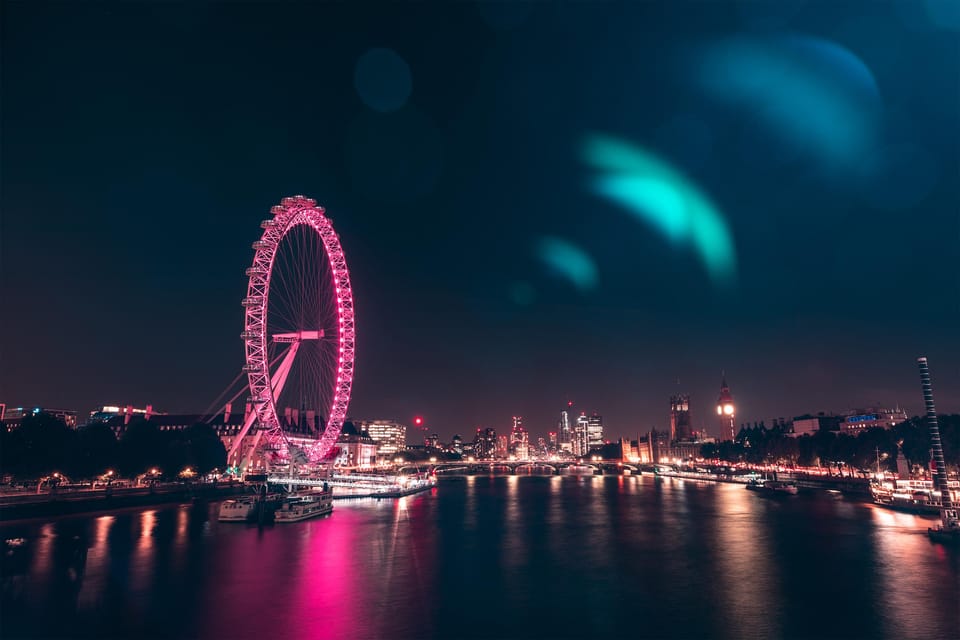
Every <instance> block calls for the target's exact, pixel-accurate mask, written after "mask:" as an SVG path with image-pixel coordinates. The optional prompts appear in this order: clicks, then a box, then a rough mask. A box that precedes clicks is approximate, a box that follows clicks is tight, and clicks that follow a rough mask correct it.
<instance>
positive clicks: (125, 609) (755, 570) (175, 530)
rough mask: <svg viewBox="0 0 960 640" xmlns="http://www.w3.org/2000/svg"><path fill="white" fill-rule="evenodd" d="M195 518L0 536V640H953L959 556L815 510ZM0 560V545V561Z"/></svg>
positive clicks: (601, 492)
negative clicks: (274, 521) (2, 550)
mask: <svg viewBox="0 0 960 640" xmlns="http://www.w3.org/2000/svg"><path fill="white" fill-rule="evenodd" d="M216 513H217V505H216V504H211V505H206V506H202V507H197V506H189V505H184V506H169V507H160V508H157V507H151V508H144V509H136V510H129V511H124V512H121V513H116V514H112V515H95V516H87V517H71V518H62V519H57V520H53V521H49V522H43V521H34V522H28V523H20V524H7V525H3V526H2V527H0V534H2V537H3V538H4V539H16V538H23V539H24V541H23V542H22V543H21V544H20V546H18V547H15V548H14V549H13V552H12V553H7V554H6V555H5V556H4V558H3V567H2V569H3V575H2V582H3V595H2V598H3V599H2V610H0V635H2V637H3V638H17V637H79V638H104V637H120V638H140V637H166V638H194V637H196V638H227V639H230V638H263V639H264V640H269V639H272V638H280V639H285V638H391V639H392V638H432V637H436V638H558V637H576V638H594V637H595V638H644V637H648V638H731V639H733V638H891V639H893V638H897V639H900V638H937V639H947V638H956V637H960V636H958V634H957V632H958V629H960V613H958V611H960V550H954V549H947V548H944V547H942V546H940V545H937V544H933V543H931V542H930V541H929V540H928V539H927V537H926V534H925V530H926V527H927V526H928V525H929V524H930V523H931V522H932V520H931V519H930V518H919V517H916V516H911V515H905V514H899V513H894V512H890V511H885V510H882V509H879V508H875V507H874V506H872V505H869V504H859V503H855V502H850V501H847V500H845V499H843V498H841V497H839V496H834V495H831V494H817V495H800V496H795V497H788V498H785V499H769V498H764V497H761V496H758V495H755V494H753V493H752V492H749V491H745V490H744V489H743V487H742V486H737V485H724V484H719V485H718V484H709V483H697V482H691V481H683V480H677V479H664V480H662V479H655V478H652V477H649V476H643V477H629V476H627V477H621V476H613V477H593V478H573V477H568V478H562V477H544V478H536V477H520V478H518V477H466V478H444V479H442V480H441V481H440V484H439V486H438V487H437V488H436V489H434V490H433V492H432V493H427V494H421V495H419V496H411V497H407V498H403V499H400V500H385V501H380V502H377V501H370V500H365V501H353V502H350V501H347V502H342V501H341V502H337V503H336V508H335V510H334V513H333V515H332V516H330V517H328V518H324V519H320V520H313V521H307V522H302V523H297V524H285V525H276V526H269V527H264V528H262V529H258V528H257V527H256V526H249V525H242V524H240V525H238V524H226V523H220V522H218V521H217V519H216ZM7 548H9V546H8V547H7Z"/></svg>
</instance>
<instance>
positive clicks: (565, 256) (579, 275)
mask: <svg viewBox="0 0 960 640" xmlns="http://www.w3.org/2000/svg"><path fill="white" fill-rule="evenodd" d="M537 255H538V256H539V257H540V259H541V260H542V261H543V262H544V264H546V265H547V266H548V267H549V268H550V269H552V270H553V271H554V272H556V273H557V274H559V275H561V276H563V277H564V278H566V279H567V280H569V281H570V282H571V283H572V284H573V286H575V287H576V288H577V289H579V290H581V291H587V290H589V289H593V288H594V287H596V286H597V280H598V279H599V278H598V276H597V266H596V265H595V264H594V262H593V259H592V258H591V257H590V256H589V255H587V253H586V252H585V251H584V250H583V249H581V248H580V247H578V246H576V245H574V244H571V243H569V242H567V241H566V240H563V239H561V238H554V237H545V238H540V240H539V242H538V243H537Z"/></svg>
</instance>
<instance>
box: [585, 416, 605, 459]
mask: <svg viewBox="0 0 960 640" xmlns="http://www.w3.org/2000/svg"><path fill="white" fill-rule="evenodd" d="M601 446H603V416H601V415H599V414H598V413H597V412H596V411H594V412H593V415H591V416H590V417H589V418H587V449H588V450H589V449H593V448H594V447H601Z"/></svg>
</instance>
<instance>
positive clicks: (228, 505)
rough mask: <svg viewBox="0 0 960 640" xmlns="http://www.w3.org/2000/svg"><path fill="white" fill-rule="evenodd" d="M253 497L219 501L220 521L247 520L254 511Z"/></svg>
mask: <svg viewBox="0 0 960 640" xmlns="http://www.w3.org/2000/svg"><path fill="white" fill-rule="evenodd" d="M256 508H257V501H256V499H255V498H252V497H246V498H237V499H233V500H224V501H223V502H221V503H220V516H219V520H220V522H247V521H248V520H250V519H251V518H252V517H253V515H254V514H255V513H256Z"/></svg>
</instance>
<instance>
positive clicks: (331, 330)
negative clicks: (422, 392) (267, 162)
mask: <svg viewBox="0 0 960 640" xmlns="http://www.w3.org/2000/svg"><path fill="white" fill-rule="evenodd" d="M270 213H272V214H273V217H271V218H269V219H267V220H264V221H263V222H262V223H261V225H260V226H261V227H263V235H262V236H261V237H260V239H259V240H257V241H256V242H254V243H253V249H254V250H255V251H256V253H255V254H254V256H253V264H252V265H251V266H250V268H249V269H247V276H248V277H249V278H250V280H249V283H248V285H247V297H246V298H244V299H243V306H244V308H245V313H244V316H245V319H244V330H243V333H242V334H241V337H242V338H243V340H244V344H245V350H246V365H245V366H244V370H245V371H246V372H247V379H248V383H249V386H250V403H251V404H252V408H253V410H254V411H255V412H256V416H257V422H258V433H259V435H258V437H257V438H258V443H259V446H260V447H261V448H262V449H263V450H265V451H267V452H270V453H271V456H270V457H271V458H272V459H274V460H278V459H279V460H289V459H291V458H293V459H294V461H295V462H305V461H306V460H305V459H304V455H301V453H300V452H301V451H302V452H303V453H304V454H305V456H306V458H308V459H309V461H310V462H319V461H323V460H324V459H325V458H326V457H327V456H328V455H329V454H330V453H331V452H332V451H333V448H334V446H335V443H336V441H337V438H338V436H339V435H340V431H341V429H342V428H343V421H344V418H345V417H346V415H347V406H348V404H349V403H350V388H351V385H352V383H353V361H354V320H353V292H352V290H351V288H350V274H349V272H348V271H347V263H346V260H345V259H344V256H343V249H342V248H341V246H340V239H339V238H338V237H337V233H336V232H335V231H334V229H333V226H332V224H331V222H330V220H329V219H328V218H327V217H326V216H325V215H324V209H323V207H320V206H317V203H316V201H315V200H313V199H311V198H306V197H304V196H293V197H289V198H284V199H283V200H281V202H280V204H279V205H276V206H274V207H272V208H271V209H270ZM294 443H299V444H298V445H294Z"/></svg>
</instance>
